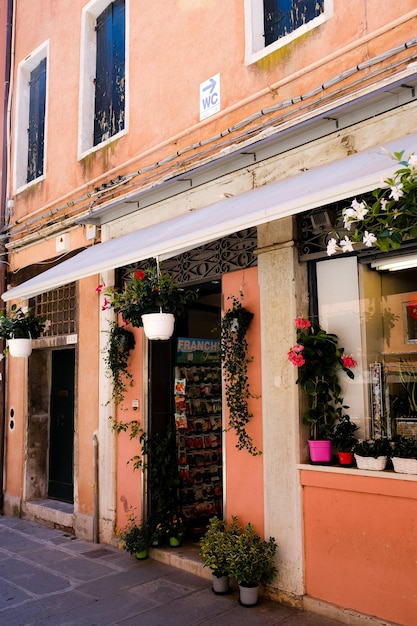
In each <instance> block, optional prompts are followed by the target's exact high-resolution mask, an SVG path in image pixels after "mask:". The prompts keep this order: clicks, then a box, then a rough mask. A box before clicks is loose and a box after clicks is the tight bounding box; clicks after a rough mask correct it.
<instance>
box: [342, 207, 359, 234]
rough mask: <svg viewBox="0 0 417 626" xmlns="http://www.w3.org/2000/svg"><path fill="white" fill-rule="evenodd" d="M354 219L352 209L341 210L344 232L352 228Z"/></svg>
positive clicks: (354, 213) (354, 212) (354, 211)
mask: <svg viewBox="0 0 417 626" xmlns="http://www.w3.org/2000/svg"><path fill="white" fill-rule="evenodd" d="M355 219H356V210H355V209H353V208H348V209H344V210H343V224H344V227H345V228H346V230H350V229H351V227H352V222H354V221H355Z"/></svg>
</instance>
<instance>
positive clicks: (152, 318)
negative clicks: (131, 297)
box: [142, 313, 175, 340]
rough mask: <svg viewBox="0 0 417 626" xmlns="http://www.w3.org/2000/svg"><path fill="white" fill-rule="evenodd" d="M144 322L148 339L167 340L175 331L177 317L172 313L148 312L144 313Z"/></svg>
mask: <svg viewBox="0 0 417 626" xmlns="http://www.w3.org/2000/svg"><path fill="white" fill-rule="evenodd" d="M142 323H143V330H144V333H145V335H146V336H147V338H148V339H151V340H166V339H170V338H171V337H172V334H173V332H174V323H175V317H174V316H173V314H172V313H147V314H146V315H142Z"/></svg>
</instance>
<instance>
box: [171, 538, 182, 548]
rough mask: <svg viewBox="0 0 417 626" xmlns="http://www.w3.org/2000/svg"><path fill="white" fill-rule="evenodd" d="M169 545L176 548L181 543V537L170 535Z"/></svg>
mask: <svg viewBox="0 0 417 626" xmlns="http://www.w3.org/2000/svg"><path fill="white" fill-rule="evenodd" d="M169 545H170V546H171V548H178V547H179V546H180V545H181V539H178V537H170V538H169Z"/></svg>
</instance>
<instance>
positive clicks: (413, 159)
mask: <svg viewBox="0 0 417 626" xmlns="http://www.w3.org/2000/svg"><path fill="white" fill-rule="evenodd" d="M408 167H409V168H410V170H416V169H417V154H414V153H413V154H410V157H409V159H408Z"/></svg>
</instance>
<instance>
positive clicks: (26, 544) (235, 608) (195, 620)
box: [0, 517, 340, 626]
mask: <svg viewBox="0 0 417 626" xmlns="http://www.w3.org/2000/svg"><path fill="white" fill-rule="evenodd" d="M29 624H37V625H42V626H46V625H50V626H59V625H61V626H64V625H65V626H95V625H100V626H107V625H111V624H113V625H114V624H121V625H123V626H137V625H140V626H157V625H161V626H171V625H172V626H175V625H177V624H178V625H181V626H193V625H194V624H203V625H210V624H211V625H216V624H217V625H222V626H233V625H234V624H239V626H250V625H252V624H253V625H270V624H271V625H272V624H279V625H281V626H301V625H305V626H336V625H337V624H339V626H340V622H335V621H332V620H329V619H326V618H324V617H320V616H317V615H314V614H312V613H303V612H300V611H296V610H293V609H290V608H288V607H284V606H281V605H280V604H277V603H275V602H272V601H270V600H267V599H261V601H260V602H259V604H258V606H257V607H253V608H243V607H241V606H240V605H239V603H238V596H237V593H231V594H230V595H227V596H216V595H214V594H213V592H212V591H211V583H210V581H208V580H205V579H204V578H201V577H199V576H195V575H193V574H190V573H188V572H184V571H182V570H180V569H178V568H175V567H172V566H170V565H166V564H164V563H160V562H158V561H156V560H153V559H147V560H146V561H137V560H136V559H135V558H134V557H132V556H130V555H129V554H126V553H125V552H123V551H120V550H117V548H114V547H112V546H107V545H102V544H100V545H99V544H94V543H88V542H86V541H81V540H79V539H76V538H74V537H72V536H71V535H68V534H66V533H64V532H62V531H59V530H51V529H49V528H46V527H44V526H40V525H39V524H36V523H34V522H29V521H26V520H21V519H18V518H15V517H0V625H1V626H24V625H29Z"/></svg>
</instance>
